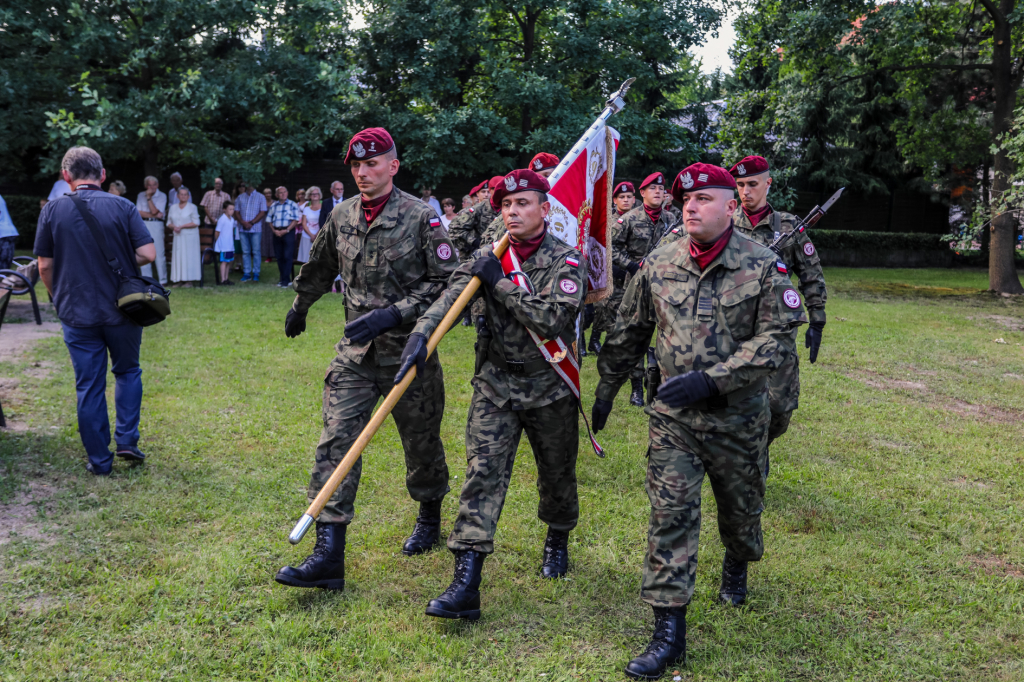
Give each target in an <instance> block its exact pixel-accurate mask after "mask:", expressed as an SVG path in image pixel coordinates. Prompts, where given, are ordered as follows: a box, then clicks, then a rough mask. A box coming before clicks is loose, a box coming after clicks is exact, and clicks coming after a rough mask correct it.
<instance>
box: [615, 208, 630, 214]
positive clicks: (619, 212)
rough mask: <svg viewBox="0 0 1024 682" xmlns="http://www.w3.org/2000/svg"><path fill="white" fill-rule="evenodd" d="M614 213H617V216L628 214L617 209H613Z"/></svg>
mask: <svg viewBox="0 0 1024 682" xmlns="http://www.w3.org/2000/svg"><path fill="white" fill-rule="evenodd" d="M615 212H616V213H618V214H619V215H626V214H627V213H629V211H620V210H619V209H615Z"/></svg>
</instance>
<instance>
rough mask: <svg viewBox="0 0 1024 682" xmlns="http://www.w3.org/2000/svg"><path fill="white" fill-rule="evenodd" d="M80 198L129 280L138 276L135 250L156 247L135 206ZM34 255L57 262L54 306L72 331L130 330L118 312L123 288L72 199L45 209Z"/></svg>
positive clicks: (102, 197)
mask: <svg viewBox="0 0 1024 682" xmlns="http://www.w3.org/2000/svg"><path fill="white" fill-rule="evenodd" d="M78 194H79V196H81V197H82V200H83V201H84V202H85V205H86V206H88V208H89V211H90V212H91V213H92V214H93V215H94V216H95V217H96V222H97V223H99V226H100V230H102V231H103V233H104V234H105V236H106V238H107V245H108V248H110V250H111V251H113V252H114V254H115V255H116V256H117V260H118V262H119V263H120V264H121V268H122V271H123V272H124V273H125V274H137V273H138V269H137V266H136V265H135V249H137V248H139V247H140V246H145V245H146V244H152V243H153V237H152V236H150V234H149V230H148V229H146V225H145V224H144V223H143V222H142V216H140V215H139V210H138V209H137V208H135V204H133V203H132V202H130V201H128V200H127V199H125V198H124V197H119V196H115V195H113V194H108V193H107V192H103V191H95V190H87V189H80V190H79V192H78ZM34 250H35V254H36V255H37V256H42V257H43V258H52V259H53V304H54V306H55V307H56V309H57V317H59V318H60V321H61V322H63V323H64V324H66V325H68V326H70V327H98V326H100V325H118V324H129V323H130V320H129V319H128V318H127V317H125V316H124V315H123V314H122V313H121V311H119V310H118V309H117V286H118V284H119V282H120V280H118V277H117V275H115V274H114V272H113V270H111V269H110V266H109V265H107V259H106V258H104V257H103V251H102V250H101V249H100V246H99V244H97V243H96V240H95V239H93V237H92V233H91V232H90V231H89V226H88V225H86V223H85V219H84V218H82V216H81V214H80V213H79V212H78V209H77V208H76V207H75V204H74V202H73V201H72V200H71V197H69V196H62V197H59V198H57V199H54V200H53V201H51V202H50V203H48V204H46V206H44V207H43V211H42V213H40V214H39V224H38V226H37V227H36V244H35V249H34Z"/></svg>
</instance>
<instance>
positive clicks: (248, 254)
mask: <svg viewBox="0 0 1024 682" xmlns="http://www.w3.org/2000/svg"><path fill="white" fill-rule="evenodd" d="M238 236H239V238H240V239H241V241H242V274H243V276H245V275H252V276H253V277H259V276H260V239H261V238H262V236H263V235H262V234H260V233H259V232H239V233H238Z"/></svg>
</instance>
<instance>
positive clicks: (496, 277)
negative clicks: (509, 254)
mask: <svg viewBox="0 0 1024 682" xmlns="http://www.w3.org/2000/svg"><path fill="white" fill-rule="evenodd" d="M469 274H471V275H473V276H474V277H479V278H480V282H481V283H482V284H486V285H487V288H488V289H493V288H494V286H495V285H496V284H497V283H498V282H500V281H501V280H503V279H505V271H504V270H502V269H501V261H499V260H498V257H497V256H495V255H494V254H493V253H488V254H487V255H486V256H481V257H480V258H477V259H476V260H475V261H473V264H472V265H471V266H469Z"/></svg>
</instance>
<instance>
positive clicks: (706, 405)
mask: <svg viewBox="0 0 1024 682" xmlns="http://www.w3.org/2000/svg"><path fill="white" fill-rule="evenodd" d="M767 384H768V380H767V379H765V378H764V377H761V378H760V379H758V380H757V381H755V382H754V383H752V384H750V385H749V386H744V387H743V388H740V389H737V390H735V391H733V392H732V393H726V394H725V395H716V396H712V397H710V398H708V399H707V400H700V401H698V402H695V403H693V404H691V405H689V409H691V410H703V411H709V412H714V411H715V410H724V409H725V408H727V407H732V406H733V405H738V404H740V403H741V402H743V401H744V400H746V399H747V398H749V397H751V396H755V395H757V394H758V393H760V392H761V391H763V390H764V387H765V386H766V385H767Z"/></svg>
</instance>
